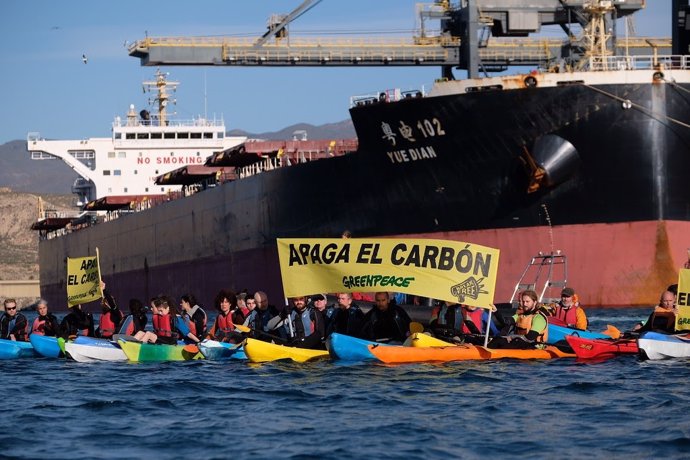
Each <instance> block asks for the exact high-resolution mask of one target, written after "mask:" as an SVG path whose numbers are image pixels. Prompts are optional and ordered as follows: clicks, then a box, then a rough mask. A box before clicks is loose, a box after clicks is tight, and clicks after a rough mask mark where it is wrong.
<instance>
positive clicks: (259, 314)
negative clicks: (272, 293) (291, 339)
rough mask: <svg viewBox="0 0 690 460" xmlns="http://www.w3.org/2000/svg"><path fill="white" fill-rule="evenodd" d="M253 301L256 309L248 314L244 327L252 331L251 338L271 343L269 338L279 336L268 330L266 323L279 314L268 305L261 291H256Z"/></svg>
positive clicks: (266, 297) (275, 332) (273, 307)
mask: <svg viewBox="0 0 690 460" xmlns="http://www.w3.org/2000/svg"><path fill="white" fill-rule="evenodd" d="M254 300H255V301H256V308H254V310H252V311H251V313H249V316H247V319H246V320H245V321H244V325H245V326H248V327H250V328H251V329H252V331H251V332H250V333H249V335H250V336H251V337H252V338H255V339H258V340H263V341H265V342H270V341H272V338H271V336H278V335H279V334H278V332H277V331H276V330H275V329H271V328H269V326H268V322H269V321H271V320H272V319H273V318H275V317H276V316H278V315H279V314H280V312H279V311H278V309H277V308H276V307H275V306H273V305H269V303H268V296H267V295H266V293H265V292H263V291H257V292H256V294H254ZM285 315H287V312H285Z"/></svg>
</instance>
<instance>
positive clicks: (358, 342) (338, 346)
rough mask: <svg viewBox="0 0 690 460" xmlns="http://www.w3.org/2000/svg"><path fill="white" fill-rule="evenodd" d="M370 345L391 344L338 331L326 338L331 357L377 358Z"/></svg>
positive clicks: (358, 359) (359, 359)
mask: <svg viewBox="0 0 690 460" xmlns="http://www.w3.org/2000/svg"><path fill="white" fill-rule="evenodd" d="M369 345H379V346H389V345H387V344H384V343H379V342H372V341H370V340H364V339H358V338H357V337H351V336H349V335H345V334H338V333H337V332H334V333H332V334H331V335H330V336H329V337H328V339H327V340H326V348H328V353H330V355H331V358H333V359H341V360H344V361H365V360H370V359H371V360H376V359H377V358H376V356H374V355H372V354H371V351H369Z"/></svg>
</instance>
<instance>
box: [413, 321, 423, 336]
mask: <svg viewBox="0 0 690 460" xmlns="http://www.w3.org/2000/svg"><path fill="white" fill-rule="evenodd" d="M417 332H424V326H423V325H422V323H418V322H416V321H413V322H411V323H410V333H411V334H415V333H417Z"/></svg>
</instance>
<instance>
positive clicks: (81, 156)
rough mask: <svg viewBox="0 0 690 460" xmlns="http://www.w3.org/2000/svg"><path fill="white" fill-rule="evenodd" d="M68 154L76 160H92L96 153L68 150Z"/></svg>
mask: <svg viewBox="0 0 690 460" xmlns="http://www.w3.org/2000/svg"><path fill="white" fill-rule="evenodd" d="M69 154H70V155H72V156H73V157H74V158H76V159H77V160H93V159H94V158H96V153H95V152H94V151H93V150H70V151H69Z"/></svg>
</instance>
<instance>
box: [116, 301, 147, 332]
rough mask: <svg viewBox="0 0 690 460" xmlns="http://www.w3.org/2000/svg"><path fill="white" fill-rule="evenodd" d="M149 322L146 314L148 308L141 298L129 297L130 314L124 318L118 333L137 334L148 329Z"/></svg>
mask: <svg viewBox="0 0 690 460" xmlns="http://www.w3.org/2000/svg"><path fill="white" fill-rule="evenodd" d="M148 322H149V319H148V317H147V316H146V308H144V304H142V303H141V300H139V299H129V315H127V316H125V317H124V318H122V322H121V323H120V328H119V331H118V333H119V334H125V335H135V334H136V333H137V332H139V331H145V330H146V324H147V323H148Z"/></svg>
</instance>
